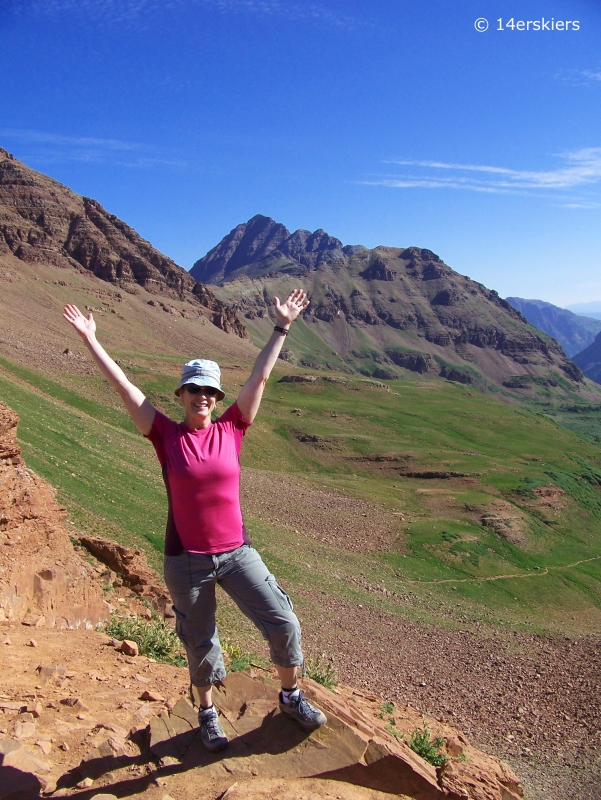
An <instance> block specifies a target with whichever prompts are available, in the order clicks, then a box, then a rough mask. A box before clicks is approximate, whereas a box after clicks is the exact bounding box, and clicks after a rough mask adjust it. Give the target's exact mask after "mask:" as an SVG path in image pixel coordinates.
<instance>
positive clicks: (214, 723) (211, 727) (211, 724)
mask: <svg viewBox="0 0 601 800" xmlns="http://www.w3.org/2000/svg"><path fill="white" fill-rule="evenodd" d="M202 724H203V727H204V728H205V729H206V731H207V733H208V734H209V736H217V737H219V738H220V737H221V731H220V730H219V727H218V725H219V717H218V716H217V714H211V716H210V717H207V718H206V719H204V720H203V721H202Z"/></svg>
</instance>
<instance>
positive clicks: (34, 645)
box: [27, 639, 38, 647]
mask: <svg viewBox="0 0 601 800" xmlns="http://www.w3.org/2000/svg"><path fill="white" fill-rule="evenodd" d="M37 646H38V643H37V642H36V640H35V639H30V640H29V641H28V642H27V647H37Z"/></svg>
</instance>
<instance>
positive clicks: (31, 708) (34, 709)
mask: <svg viewBox="0 0 601 800" xmlns="http://www.w3.org/2000/svg"><path fill="white" fill-rule="evenodd" d="M27 711H28V712H29V713H30V714H33V716H34V717H35V718H36V719H38V718H39V717H41V716H42V704H41V703H40V702H39V701H37V702H35V703H30V704H29V705H28V706H27Z"/></svg>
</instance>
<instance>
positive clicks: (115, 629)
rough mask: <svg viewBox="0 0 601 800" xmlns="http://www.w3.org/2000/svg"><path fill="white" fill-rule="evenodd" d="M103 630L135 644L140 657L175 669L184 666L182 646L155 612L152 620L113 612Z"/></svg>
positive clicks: (109, 634)
mask: <svg viewBox="0 0 601 800" xmlns="http://www.w3.org/2000/svg"><path fill="white" fill-rule="evenodd" d="M103 630H104V632H105V633H106V634H107V635H108V636H112V637H114V638H115V639H121V640H123V639H129V640H130V641H132V642H135V643H136V644H137V645H138V649H139V651H140V655H143V656H149V657H150V658H154V659H155V661H164V662H165V663H166V664H173V665H174V666H175V667H185V666H186V659H185V658H184V656H183V655H182V644H181V642H180V640H179V639H178V636H177V634H176V632H175V631H174V630H173V628H170V627H169V625H167V624H166V623H165V622H164V620H162V619H161V618H160V617H159V615H158V614H157V613H156V612H155V611H153V612H152V619H148V620H146V619H140V618H139V617H129V616H126V615H124V614H120V613H119V612H118V611H114V612H113V613H112V615H111V618H110V620H109V622H107V624H106V625H105V626H104V628H103Z"/></svg>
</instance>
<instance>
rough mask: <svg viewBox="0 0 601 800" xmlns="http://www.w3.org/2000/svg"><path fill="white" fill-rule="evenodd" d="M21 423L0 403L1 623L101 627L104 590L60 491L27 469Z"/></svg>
mask: <svg viewBox="0 0 601 800" xmlns="http://www.w3.org/2000/svg"><path fill="white" fill-rule="evenodd" d="M17 423H18V417H17V415H16V414H15V413H14V412H13V411H11V409H9V408H8V406H6V405H4V404H3V403H1V402H0V543H1V545H2V546H1V547H0V621H2V620H16V621H22V622H24V623H26V624H28V625H30V626H31V627H40V626H45V627H46V626H47V627H59V628H77V627H80V626H95V625H96V624H97V623H98V622H99V621H101V620H103V619H106V618H107V617H108V614H109V610H108V606H107V605H106V603H105V602H104V601H103V597H102V590H101V589H100V588H99V586H98V585H97V584H96V583H95V582H93V581H91V580H90V574H91V572H92V570H91V567H89V565H87V564H86V563H85V562H83V561H82V560H81V559H80V558H79V557H78V556H77V555H76V554H75V552H74V551H73V546H72V544H71V541H70V539H69V535H68V534H67V531H66V530H65V528H64V527H63V523H64V520H65V509H64V508H63V507H61V506H59V505H58V503H57V502H56V499H55V493H54V490H53V489H52V488H51V487H50V486H49V485H48V484H47V483H45V481H43V480H42V479H41V478H39V477H38V476H37V475H36V474H35V473H34V472H32V471H31V470H30V469H27V468H26V467H25V466H24V464H23V461H22V458H21V450H20V448H19V447H18V445H17V444H16V441H15V438H16V430H17Z"/></svg>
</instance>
